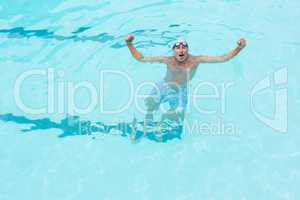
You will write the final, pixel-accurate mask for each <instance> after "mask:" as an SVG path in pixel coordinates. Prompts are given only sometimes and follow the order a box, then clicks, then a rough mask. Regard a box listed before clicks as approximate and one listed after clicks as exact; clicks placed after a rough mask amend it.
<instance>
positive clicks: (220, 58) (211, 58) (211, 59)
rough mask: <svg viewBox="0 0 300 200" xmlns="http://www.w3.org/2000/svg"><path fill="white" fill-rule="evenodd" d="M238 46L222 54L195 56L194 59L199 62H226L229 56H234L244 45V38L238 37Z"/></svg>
mask: <svg viewBox="0 0 300 200" xmlns="http://www.w3.org/2000/svg"><path fill="white" fill-rule="evenodd" d="M237 44H238V46H237V47H236V48H235V49H233V50H231V51H229V52H228V53H227V54H225V55H222V56H196V61H197V62H199V63H218V62H226V61H228V60H230V59H231V58H233V57H235V56H236V55H237V54H238V53H239V52H240V51H241V50H242V49H243V48H244V47H245V46H246V40H245V39H243V38H242V39H240V40H239V41H238V42H237Z"/></svg>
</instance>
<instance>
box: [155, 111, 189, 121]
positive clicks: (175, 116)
mask: <svg viewBox="0 0 300 200" xmlns="http://www.w3.org/2000/svg"><path fill="white" fill-rule="evenodd" d="M161 120H162V121H164V120H170V121H172V122H176V123H180V122H183V120H184V110H183V109H176V108H170V109H169V110H168V111H167V112H166V113H164V114H163V115H162V117H161Z"/></svg>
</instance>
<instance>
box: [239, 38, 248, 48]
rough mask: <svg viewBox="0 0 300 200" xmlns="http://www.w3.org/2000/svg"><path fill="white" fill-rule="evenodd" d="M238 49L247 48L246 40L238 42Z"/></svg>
mask: <svg viewBox="0 0 300 200" xmlns="http://www.w3.org/2000/svg"><path fill="white" fill-rule="evenodd" d="M237 44H238V47H239V48H240V49H242V48H244V47H245V46H246V40H245V39H244V38H241V39H239V41H238V42H237Z"/></svg>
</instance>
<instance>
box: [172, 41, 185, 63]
mask: <svg viewBox="0 0 300 200" xmlns="http://www.w3.org/2000/svg"><path fill="white" fill-rule="evenodd" d="M173 50H174V56H175V58H176V60H177V61H178V62H184V61H185V60H186V59H187V57H188V47H187V46H185V45H183V44H180V45H176V46H175V47H174V48H173Z"/></svg>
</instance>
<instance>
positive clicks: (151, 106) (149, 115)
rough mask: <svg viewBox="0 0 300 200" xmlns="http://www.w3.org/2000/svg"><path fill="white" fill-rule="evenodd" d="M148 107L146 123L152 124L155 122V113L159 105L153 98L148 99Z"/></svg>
mask: <svg viewBox="0 0 300 200" xmlns="http://www.w3.org/2000/svg"><path fill="white" fill-rule="evenodd" d="M145 102H146V106H147V113H146V116H145V122H152V121H153V113H154V111H156V110H158V108H159V103H157V102H156V101H155V100H154V99H153V98H152V97H148V98H147V99H146V100H145Z"/></svg>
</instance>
